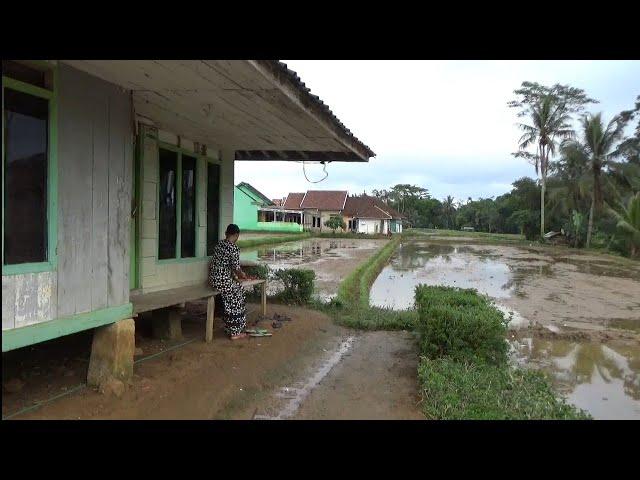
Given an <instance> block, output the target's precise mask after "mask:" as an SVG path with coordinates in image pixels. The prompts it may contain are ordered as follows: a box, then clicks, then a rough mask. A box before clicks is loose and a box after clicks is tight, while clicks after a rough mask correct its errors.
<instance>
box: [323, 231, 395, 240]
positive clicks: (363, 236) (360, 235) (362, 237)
mask: <svg viewBox="0 0 640 480" xmlns="http://www.w3.org/2000/svg"><path fill="white" fill-rule="evenodd" d="M399 235H400V234H397V233H396V234H394V235H392V236H391V237H389V235H383V234H381V233H375V234H371V233H353V232H335V233H332V232H318V233H314V234H313V236H314V237H317V238H346V239H358V240H371V239H377V240H388V239H389V238H394V237H398V236H399Z"/></svg>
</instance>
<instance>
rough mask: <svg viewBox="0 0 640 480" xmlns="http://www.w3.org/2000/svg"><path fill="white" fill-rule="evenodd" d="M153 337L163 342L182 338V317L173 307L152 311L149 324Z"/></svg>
mask: <svg viewBox="0 0 640 480" xmlns="http://www.w3.org/2000/svg"><path fill="white" fill-rule="evenodd" d="M151 328H152V329H153V337H154V338H160V339H163V340H179V339H181V338H182V317H181V316H180V311H179V310H178V309H177V308H175V307H168V308H160V309H158V310H154V311H153V321H152V324H151Z"/></svg>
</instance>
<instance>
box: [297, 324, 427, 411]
mask: <svg viewBox="0 0 640 480" xmlns="http://www.w3.org/2000/svg"><path fill="white" fill-rule="evenodd" d="M415 342H416V340H415V338H414V336H413V335H412V334H410V333H408V332H367V333H362V334H359V335H358V336H357V337H356V340H355V342H354V346H353V348H352V351H351V352H350V353H349V354H347V357H346V358H345V359H344V360H343V361H342V362H340V363H339V364H338V365H336V366H335V367H334V369H333V370H332V371H331V372H330V373H329V375H327V377H326V379H325V380H323V381H322V382H321V383H320V385H319V386H318V388H316V389H315V390H314V391H313V392H312V393H311V394H310V395H309V398H308V399H307V401H306V402H304V404H303V405H302V406H301V408H300V411H299V412H298V414H297V415H296V416H295V417H294V418H296V419H307V420H312V419H337V420H424V416H423V415H422V413H421V411H420V405H419V404H420V397H419V394H418V384H417V370H418V355H417V354H416V352H417V346H416V345H415Z"/></svg>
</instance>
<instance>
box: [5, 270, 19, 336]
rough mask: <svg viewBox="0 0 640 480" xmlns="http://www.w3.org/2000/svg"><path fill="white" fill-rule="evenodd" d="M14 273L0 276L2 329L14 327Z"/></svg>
mask: <svg viewBox="0 0 640 480" xmlns="http://www.w3.org/2000/svg"><path fill="white" fill-rule="evenodd" d="M15 314H16V275H6V276H5V275H3V276H2V330H7V329H10V328H15Z"/></svg>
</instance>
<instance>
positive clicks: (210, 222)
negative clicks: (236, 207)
mask: <svg viewBox="0 0 640 480" xmlns="http://www.w3.org/2000/svg"><path fill="white" fill-rule="evenodd" d="M219 223H220V165H216V164H215V163H210V162H209V163H208V164H207V255H213V249H214V248H215V247H216V243H218V240H219V238H218V235H219V233H218V229H219Z"/></svg>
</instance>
